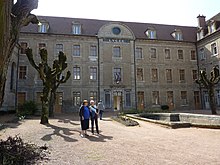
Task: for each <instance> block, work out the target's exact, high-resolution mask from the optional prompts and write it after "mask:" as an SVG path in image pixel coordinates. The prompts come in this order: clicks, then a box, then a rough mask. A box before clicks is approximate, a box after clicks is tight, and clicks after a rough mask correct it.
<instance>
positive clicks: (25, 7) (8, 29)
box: [0, 0, 38, 107]
mask: <svg viewBox="0 0 220 165" xmlns="http://www.w3.org/2000/svg"><path fill="white" fill-rule="evenodd" d="M37 6H38V0H17V2H16V3H15V4H13V0H0V107H2V104H3V101H4V91H5V83H6V77H7V71H8V65H9V62H10V59H11V56H12V52H13V50H14V47H15V45H16V44H17V42H18V39H19V33H20V30H21V28H22V27H23V26H26V25H28V24H29V23H30V22H31V23H38V20H37V18H36V16H34V15H32V14H30V12H31V11H32V10H33V9H36V8H37Z"/></svg>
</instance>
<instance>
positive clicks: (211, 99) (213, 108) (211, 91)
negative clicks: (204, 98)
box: [208, 86, 217, 115]
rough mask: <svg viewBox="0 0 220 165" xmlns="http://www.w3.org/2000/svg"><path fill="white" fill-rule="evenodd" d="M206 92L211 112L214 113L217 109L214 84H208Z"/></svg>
mask: <svg viewBox="0 0 220 165" xmlns="http://www.w3.org/2000/svg"><path fill="white" fill-rule="evenodd" d="M208 93H209V103H210V108H211V111H212V114H213V115H216V114H217V111H216V103H215V93H214V86H210V89H209V91H208Z"/></svg>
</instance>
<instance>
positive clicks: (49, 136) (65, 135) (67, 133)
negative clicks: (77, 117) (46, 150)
mask: <svg viewBox="0 0 220 165" xmlns="http://www.w3.org/2000/svg"><path fill="white" fill-rule="evenodd" d="M46 126H47V127H50V128H52V129H53V130H54V131H53V133H51V134H47V135H45V136H43V137H42V138H41V139H42V140H44V141H50V140H52V136H54V135H56V136H59V137H62V138H63V139H64V140H65V141H67V142H76V141H78V140H77V139H74V138H71V137H69V136H71V135H73V134H74V133H71V131H75V130H71V129H69V128H63V127H58V126H55V125H52V124H47V125H46ZM62 132H63V133H62Z"/></svg>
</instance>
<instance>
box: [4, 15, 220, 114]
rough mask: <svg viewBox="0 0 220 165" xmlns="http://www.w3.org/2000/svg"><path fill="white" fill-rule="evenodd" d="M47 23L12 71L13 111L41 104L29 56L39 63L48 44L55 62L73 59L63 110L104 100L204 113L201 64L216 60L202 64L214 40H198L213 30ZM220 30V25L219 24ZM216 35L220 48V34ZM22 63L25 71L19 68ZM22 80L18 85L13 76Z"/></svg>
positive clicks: (27, 41)
mask: <svg viewBox="0 0 220 165" xmlns="http://www.w3.org/2000/svg"><path fill="white" fill-rule="evenodd" d="M216 17H217V16H216ZM203 18H204V17H202V16H199V20H200V24H201V20H203V21H205V20H204V19H203ZM213 18H215V17H213ZM217 18H218V17H217ZM39 20H40V23H39V25H29V26H27V27H25V28H23V29H22V32H21V36H20V40H19V44H20V51H17V50H15V56H14V58H13V60H12V61H11V63H12V65H11V66H10V67H9V70H10V71H9V76H8V77H9V80H8V81H9V83H8V86H7V95H6V97H5V107H8V108H9V107H11V108H13V107H14V106H15V104H16V101H14V100H17V103H23V102H24V101H26V100H34V101H36V102H37V103H40V95H41V91H42V83H41V80H40V78H39V76H38V74H37V72H36V71H35V70H34V69H33V68H32V67H31V66H30V64H29V62H28V60H27V57H26V55H25V54H24V52H25V49H26V47H31V48H32V49H33V53H34V55H35V56H34V57H35V60H36V61H39V60H40V57H39V48H42V47H45V48H46V49H47V50H48V54H49V61H50V62H51V63H52V61H53V60H54V59H55V58H57V54H58V52H59V51H63V52H64V53H65V54H66V55H67V62H68V69H67V70H70V71H71V78H70V79H69V80H68V81H67V83H65V84H63V85H61V86H60V87H59V88H58V91H57V100H56V106H55V111H56V112H72V111H74V110H78V107H79V105H80V103H81V101H82V100H83V99H94V100H96V101H98V100H103V102H104V104H105V106H106V108H108V109H111V110H122V109H135V108H138V109H146V108H151V107H158V106H160V105H169V107H170V109H171V110H173V109H178V110H192V109H201V108H202V105H203V104H201V100H203V99H202V98H201V96H203V95H201V93H200V90H201V89H199V87H198V85H197V84H195V82H194V80H195V79H197V78H198V74H197V73H198V65H197V64H199V66H200V65H205V66H209V62H208V61H206V62H204V61H202V62H203V63H201V62H200V56H201V55H200V56H199V59H197V51H200V49H202V48H203V47H204V45H207V44H209V42H210V41H209V40H210V39H211V38H210V37H209V36H207V35H204V36H203V38H202V39H200V38H197V37H196V35H198V36H199V35H200V33H199V32H200V31H203V28H206V27H207V26H205V27H201V26H199V27H198V28H197V27H186V26H176V25H162V24H149V23H134V22H118V21H104V20H92V19H77V18H63V17H47V16H39ZM211 22H212V21H211V20H209V21H207V22H206V21H205V22H203V23H204V24H205V25H206V24H210V23H211ZM202 25H203V24H202ZM215 25H216V28H217V27H219V23H218V22H216V24H215ZM198 29H199V31H198V33H197V30H198ZM204 31H206V30H204ZM210 36H213V37H214V38H215V40H216V44H217V45H219V44H220V43H219V30H217V29H216V32H214V33H213V34H212V35H210ZM212 42H213V41H212ZM212 42H211V43H212ZM216 57H217V56H216ZM17 61H19V65H17V63H18V62H17ZM17 66H18V74H16V69H14V68H16V67H17ZM16 75H17V78H18V79H17V81H15V80H16V78H13V76H14V77H16ZM16 82H17V83H16ZM15 87H17V88H16V89H17V90H15ZM9 89H10V90H9ZM15 91H16V92H15ZM15 93H17V99H16V98H15ZM9 95H11V96H10V97H9ZM13 96H14V98H15V99H14V100H13V99H12V98H13ZM11 100H13V101H11ZM6 105H7V106H6Z"/></svg>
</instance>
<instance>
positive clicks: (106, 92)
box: [105, 91, 111, 108]
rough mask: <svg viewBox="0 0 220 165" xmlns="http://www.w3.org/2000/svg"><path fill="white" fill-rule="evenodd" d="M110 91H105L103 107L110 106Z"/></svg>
mask: <svg viewBox="0 0 220 165" xmlns="http://www.w3.org/2000/svg"><path fill="white" fill-rule="evenodd" d="M110 96H111V95H110V92H109V91H105V107H106V108H111V99H110V98H111V97H110Z"/></svg>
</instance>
